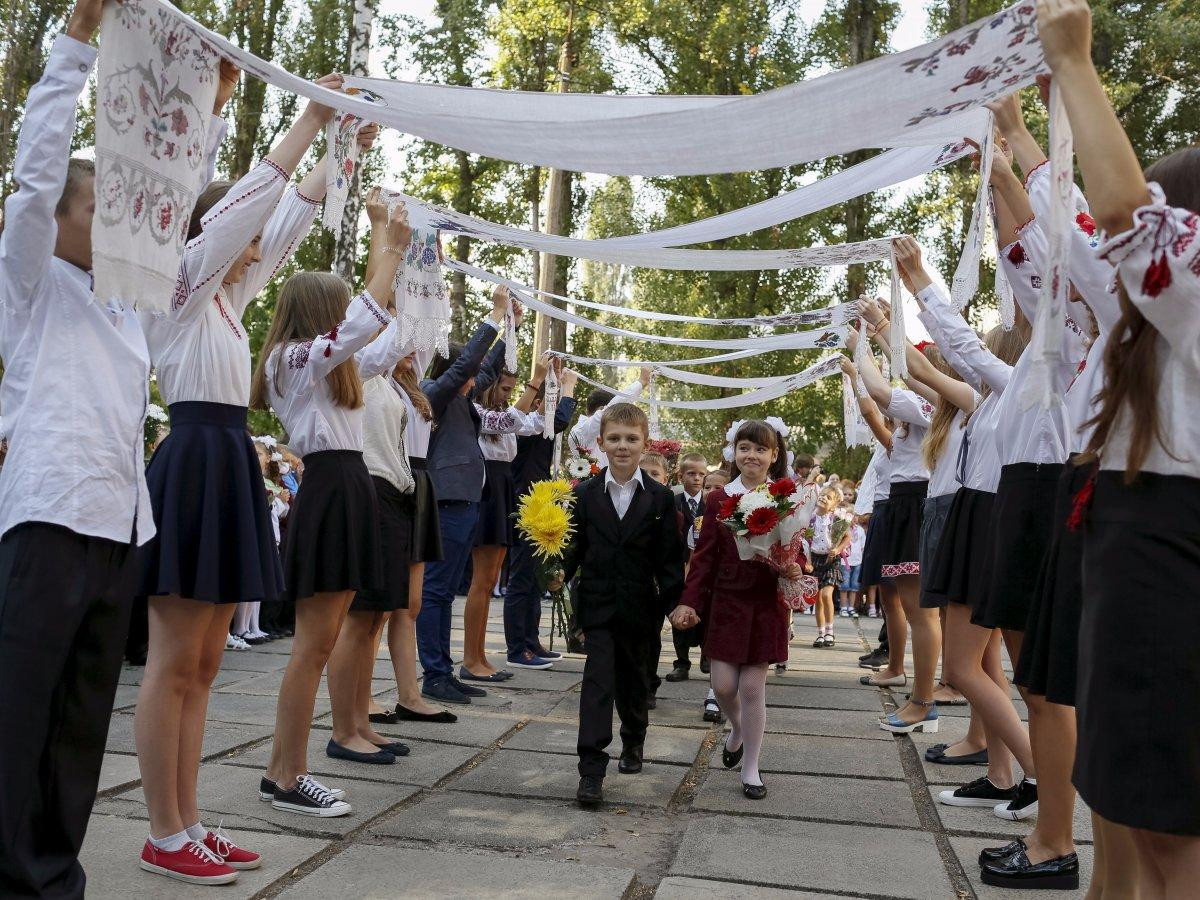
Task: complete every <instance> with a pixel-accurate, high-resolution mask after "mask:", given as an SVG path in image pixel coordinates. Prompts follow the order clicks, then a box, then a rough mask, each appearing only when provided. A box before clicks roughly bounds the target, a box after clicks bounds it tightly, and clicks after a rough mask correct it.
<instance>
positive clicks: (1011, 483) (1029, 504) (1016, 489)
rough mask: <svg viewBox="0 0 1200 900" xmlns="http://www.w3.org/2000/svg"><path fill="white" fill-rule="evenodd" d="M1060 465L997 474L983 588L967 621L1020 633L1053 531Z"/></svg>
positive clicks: (1027, 466) (1014, 467) (1009, 468)
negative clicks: (997, 485)
mask: <svg viewBox="0 0 1200 900" xmlns="http://www.w3.org/2000/svg"><path fill="white" fill-rule="evenodd" d="M1062 469H1063V464H1062V463H1043V464H1038V463H1013V464H1011V465H1007V466H1005V467H1004V468H1002V469H1001V470H1000V486H999V488H997V490H996V502H995V504H994V505H993V506H992V523H993V525H992V531H991V539H990V540H989V541H988V544H989V546H990V547H991V554H992V556H991V559H990V560H989V561H988V563H987V570H988V586H987V591H986V592H985V593H984V596H983V598H982V600H981V601H980V602H979V603H977V604H975V607H974V612H973V613H972V614H971V622H972V623H973V624H975V625H979V626H980V627H982V628H1005V629H1009V630H1012V631H1024V630H1025V623H1026V622H1027V621H1028V620H1029V605H1030V603H1031V602H1032V599H1033V593H1034V591H1036V590H1037V581H1038V575H1039V574H1040V573H1041V571H1042V562H1043V560H1045V558H1046V551H1047V550H1048V549H1049V547H1050V537H1051V534H1052V533H1053V531H1054V492H1055V489H1056V486H1057V484H1058V476H1059V475H1061V474H1062Z"/></svg>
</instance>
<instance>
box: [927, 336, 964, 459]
mask: <svg viewBox="0 0 1200 900" xmlns="http://www.w3.org/2000/svg"><path fill="white" fill-rule="evenodd" d="M921 352H922V353H924V354H925V358H926V359H927V360H929V362H930V364H931V365H932V366H933V367H934V368H935V369H937V370H938V371H939V372H941V373H942V374H943V375H947V376H949V377H950V378H953V379H955V380H957V381H962V378H960V377H959V374H958V373H957V372H955V371H954V369H952V368H951V367H950V364H949V363H948V362H946V358H945V357H944V356H942V351H941V350H939V349H938V348H937V347H935V346H934V345H933V344H930V345H929V346H927V347H925V349H924V350H922V351H921ZM956 415H958V407H957V406H955V405H954V404H953V403H951V402H950V401H949V400H947V399H946V398H945V397H942V396H939V397H938V402H937V406H936V407H935V408H934V410H933V419H932V420H931V421H930V423H929V430H928V431H926V432H925V440H924V441H923V442H922V443H921V458H922V459H923V460H924V461H925V468H927V469H929V471H931V472H932V471H933V467H934V466H935V465H936V464H937V461H938V458H939V457H940V456H941V455H942V450H943V449H945V447H946V440H947V438H949V436H950V425H951V424H952V423H953V422H954V417H955V416H956ZM966 422H967V420H966V417H964V418H963V421H962V422H961V423H959V427H960V428H963V427H965V426H966Z"/></svg>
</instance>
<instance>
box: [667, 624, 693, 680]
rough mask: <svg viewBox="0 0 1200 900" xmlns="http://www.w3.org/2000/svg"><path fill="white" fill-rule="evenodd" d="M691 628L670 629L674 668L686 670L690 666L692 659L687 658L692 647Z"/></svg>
mask: <svg viewBox="0 0 1200 900" xmlns="http://www.w3.org/2000/svg"><path fill="white" fill-rule="evenodd" d="M690 631H691V629H689V628H685V629H683V630H680V629H678V628H672V629H671V643H672V644H674V645H675V668H676V669H683V670H684V671H687V670H688V669H690V668H691V667H692V661H691V660H690V659H688V653H689V652H690V651H691V649H692V640H691V635H690Z"/></svg>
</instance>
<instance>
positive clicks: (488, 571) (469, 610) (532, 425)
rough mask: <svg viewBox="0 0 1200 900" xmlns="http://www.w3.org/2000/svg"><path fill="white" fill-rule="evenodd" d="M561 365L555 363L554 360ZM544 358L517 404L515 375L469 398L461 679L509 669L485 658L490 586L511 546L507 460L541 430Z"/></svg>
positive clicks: (513, 504)
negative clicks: (479, 473)
mask: <svg viewBox="0 0 1200 900" xmlns="http://www.w3.org/2000/svg"><path fill="white" fill-rule="evenodd" d="M555 362H556V363H557V364H558V365H559V368H560V369H561V362H560V361H558V360H556V361H555ZM549 366H550V360H549V358H548V357H544V358H542V359H540V360H538V363H537V365H536V366H535V367H534V370H533V377H532V378H530V380H529V381H528V382H527V383H526V385H525V390H524V391H522V392H521V396H520V397H519V398H517V402H516V403H513V404H512V405H509V401H510V400H511V399H512V393H513V388H514V387H515V386H516V383H517V376H516V375H515V374H514V373H512V372H501V373H500V377H499V378H497V379H496V380H495V381H493V382H492V383H491V384H490V385H488V386H487V388H486V389H484V390H483V391H480V392H479V393H478V394H477V396H476V398H475V410H476V412H478V413H479V420H480V426H479V448H480V450H482V451H483V467H484V479H485V480H484V483H483V496H482V497H481V498H480V501H479V524H478V526H477V528H476V531H475V546H474V548H473V549H472V550H471V588H470V591H469V592H468V593H467V607H466V611H465V613H464V616H463V632H464V634H463V661H462V665H461V666H460V667H459V670H458V677H459V679H460V680H462V681H488V682H496V681H507V680H508V679H509V678H511V677H512V673H511V672H509V671H507V670H505V669H497V668H496V667H495V666H493V665H492V664H491V663H490V662H488V658H487V653H486V652H485V649H484V642H485V640H486V638H487V621H488V608H489V607H490V606H491V599H492V588H493V587H494V586H495V585H496V582H497V580H498V579H499V578H500V570H501V569H502V568H503V566H504V556H505V554H506V553H508V548H509V547H511V546H512V545H513V536H514V532H515V528H514V522H513V514H514V513H515V512H516V509H517V499H516V493H515V491H514V489H513V473H512V462H513V460H514V459H515V458H516V456H517V438H518V437H530V436H532V435H535V434H540V433H541V431H542V416H541V413H538V412H535V411H534V408H533V407H534V404H535V402H536V401H537V396H538V391H540V390H541V389H542V383H543V382H544V381H545V380H546V373H547V372H548V371H549Z"/></svg>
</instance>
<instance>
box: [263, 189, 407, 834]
mask: <svg viewBox="0 0 1200 900" xmlns="http://www.w3.org/2000/svg"><path fill="white" fill-rule="evenodd" d="M385 232H386V241H384V242H375V244H374V245H373V247H372V251H373V255H374V256H375V257H376V259H374V260H370V261H369V262H368V271H369V272H370V273H371V276H370V279H369V280H368V282H367V288H366V290H365V291H363V292H362V293H360V294H358V295H357V296H355V297H353V298H351V297H350V290H349V288H348V287H347V285H346V283H345V282H344V281H342V280H341V279H340V278H338V277H337V276H336V275H332V274H329V273H324V272H302V273H300V274H298V275H293V276H292V277H291V278H289V279H288V281H287V282H286V283H285V284H284V286H283V290H282V291H281V292H280V294H279V300H278V301H277V305H276V309H275V317H274V319H273V320H272V322H271V328H270V330H269V331H268V332H267V336H266V339H265V340H264V343H263V349H262V355H261V356H260V358H259V363H258V367H257V369H256V370H255V373H254V387H253V392H252V395H251V402H252V403H253V404H254V405H255V407H256V408H259V409H261V408H264V407H265V406H266V404H267V403H268V402H269V403H270V405H271V408H272V409H273V410H274V411H275V414H276V415H277V416H278V417H279V420H280V422H281V423H283V426H284V428H285V429H287V432H288V435H289V437H290V442H291V445H292V446H293V447H294V448H295V450H296V452H297V453H299V454H301V456H302V458H303V460H304V486H303V488H302V490H301V491H300V494H299V495H298V496H297V498H296V502H295V504H294V505H293V507H292V513H291V516H290V517H289V518H290V519H291V522H290V523H289V526H288V535H287V543H286V544H285V545H284V556H283V560H284V566H283V568H284V577H285V583H286V585H287V589H286V592H285V595H284V596H285V597H287V599H288V600H290V601H291V602H293V603H295V606H296V637H295V641H294V643H293V645H292V656H291V659H289V660H288V665H287V669H286V670H285V671H284V674H283V683H282V684H281V685H280V688H279V703H278V707H277V711H276V717H275V740H274V743H273V745H272V748H271V759H270V762H269V764H268V766H267V773H266V776H265V777H264V778H263V779H262V781H261V783H260V785H259V796H260V797H263V798H266V797H269V798H270V800H271V804H272V806H274V807H275V808H276V809H281V810H285V811H287V812H294V813H299V814H301V815H310V816H321V817H327V816H342V815H346V814H347V813H349V812H350V810H351V807H350V804H349V803H347V802H346V801H345V800H344V799H342V798H341V797H339V796H336V795H335V794H334V792H333V791H330V790H329V789H328V788H326V787H325V786H324V785H322V784H321V783H320V782H318V781H316V780H315V779H313V778H312V777H311V776H310V775H309V774H308V759H307V751H308V735H309V731H310V730H311V727H312V715H313V704H314V703H315V701H316V695H317V686H318V685H319V683H320V680H321V672H322V671H323V670H324V668H325V665H326V663H327V662H328V661H329V656H330V653H331V652H332V650H333V647H334V643H335V642H336V640H337V636H338V632H339V631H340V630H341V627H342V622H343V620H344V619H345V618H346V613H347V611H348V610H349V608H350V603H351V601H352V600H353V598H354V594H355V592H356V591H358V590H362V589H366V588H377V587H381V586H382V577H381V576H382V573H381V568H382V567H381V563H382V560H381V559H380V555H381V550H380V545H379V514H378V503H377V500H376V497H375V487H374V485H373V484H372V483H371V476H370V474H369V473H368V472H367V467H366V464H365V463H364V462H363V450H362V448H363V415H364V413H363V387H362V383H363V380H364V379H366V378H370V377H372V376H374V375H378V374H380V373H381V372H390V371H391V370H392V369H393V368H394V367H395V365H396V363H397V362H399V360H400V356H401V353H402V351H403V349H404V348H403V346H402V345H401V343H400V330H399V327H398V319H395V318H393V317H392V316H389V315H388V314H387V313H386V312H384V310H383V309H382V308H381V307H380V305H379V303H378V301H376V300H375V297H376V296H379V297H390V296H391V295H392V290H393V289H392V284H393V279H394V278H395V275H396V271H397V269H398V268H399V267H400V266H401V265H402V264H403V260H404V253H405V251H406V249H407V248H408V244H409V241H410V239H411V237H412V229H411V228H410V227H409V225H408V221H407V218H406V215H405V212H404V209H403V207H402V206H399V207H397V208H396V210H395V211H394V212H393V213H392V215H391V217H390V218H389V219H388V222H387V226H386V229H385ZM380 326H386V328H384V331H383V333H382V334H379V329H380ZM377 335H378V336H377ZM368 345H369V346H368Z"/></svg>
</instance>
